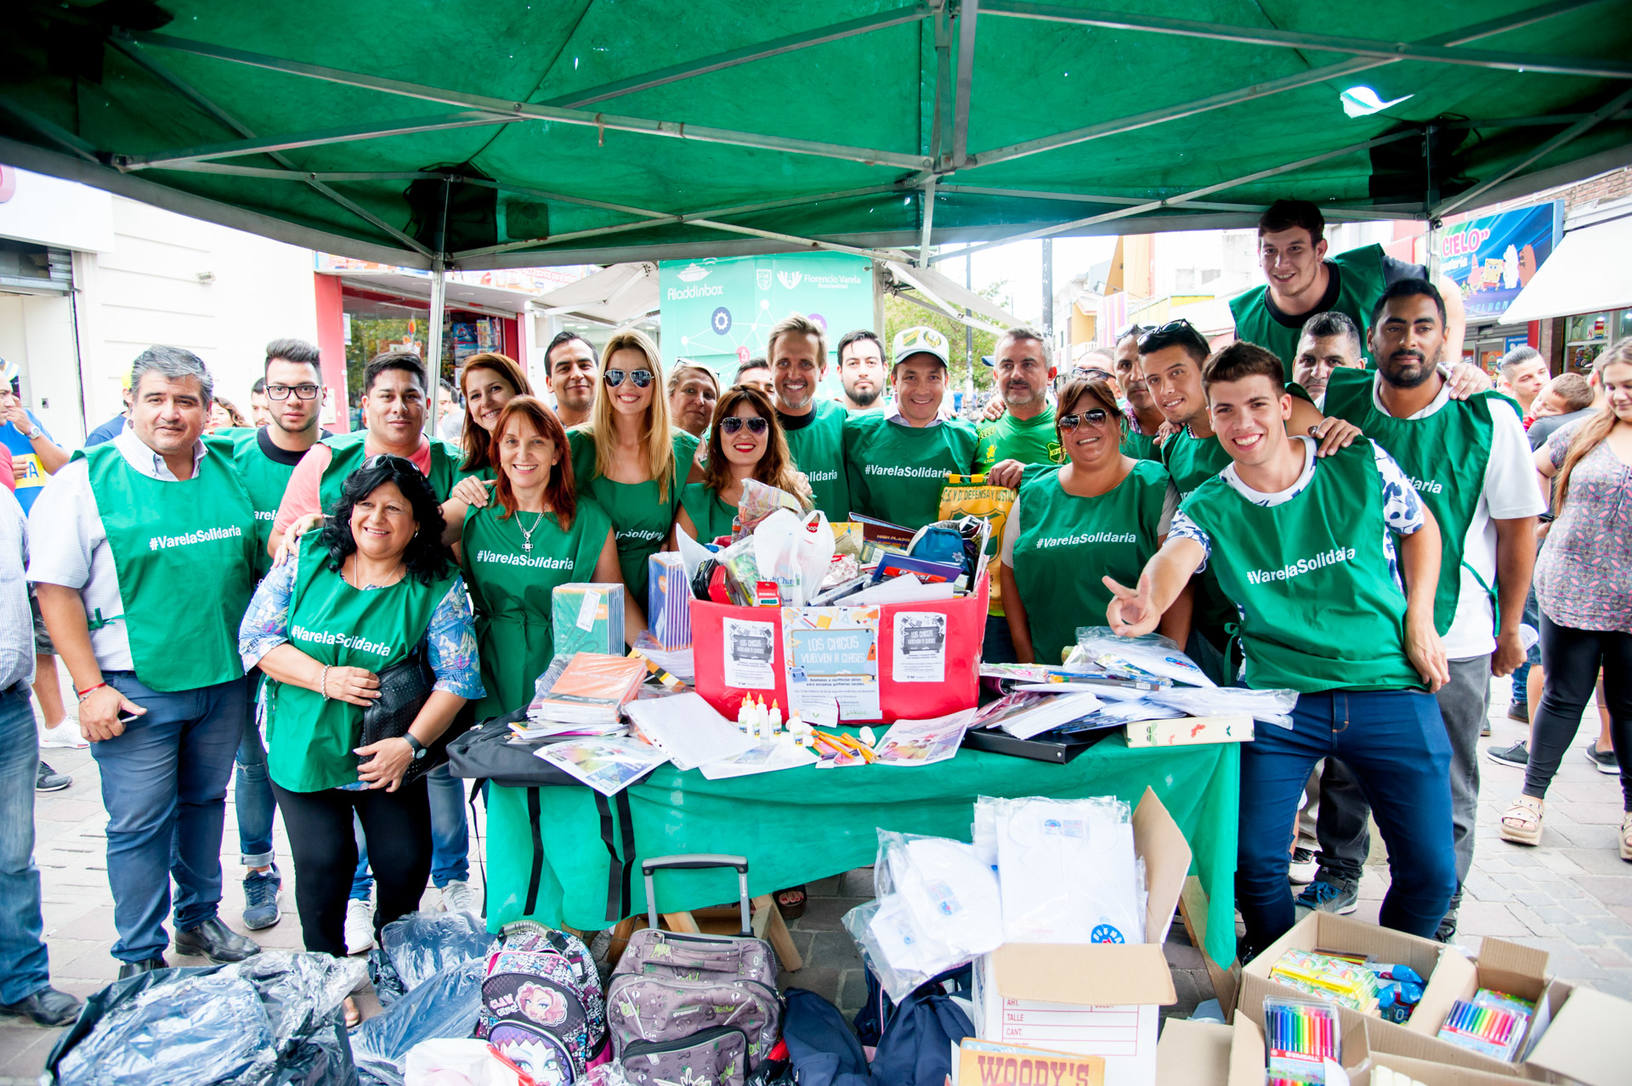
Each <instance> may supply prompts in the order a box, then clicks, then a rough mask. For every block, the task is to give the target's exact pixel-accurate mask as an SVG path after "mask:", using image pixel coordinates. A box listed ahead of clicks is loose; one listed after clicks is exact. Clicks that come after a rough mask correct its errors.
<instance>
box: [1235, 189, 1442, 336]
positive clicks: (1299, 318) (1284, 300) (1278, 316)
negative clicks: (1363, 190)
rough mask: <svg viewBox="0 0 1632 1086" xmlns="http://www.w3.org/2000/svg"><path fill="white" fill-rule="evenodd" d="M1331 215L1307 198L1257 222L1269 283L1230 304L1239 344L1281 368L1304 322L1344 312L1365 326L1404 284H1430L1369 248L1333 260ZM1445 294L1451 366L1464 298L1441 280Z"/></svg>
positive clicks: (1280, 204)
mask: <svg viewBox="0 0 1632 1086" xmlns="http://www.w3.org/2000/svg"><path fill="white" fill-rule="evenodd" d="M1326 244H1327V243H1326V216H1324V215H1322V214H1321V211H1320V208H1319V207H1317V206H1315V205H1314V204H1312V203H1310V202H1309V201H1308V200H1276V201H1275V202H1274V203H1273V204H1270V205H1269V209H1268V210H1266V211H1265V212H1264V213H1263V215H1262V216H1261V217H1260V218H1259V220H1258V259H1259V262H1260V263H1261V264H1262V266H1263V269H1264V285H1263V286H1261V287H1253V288H1252V289H1251V290H1249V291H1247V292H1246V293H1244V294H1239V295H1237V296H1236V297H1234V298H1231V299H1230V314H1231V315H1232V316H1233V317H1234V318H1235V338H1237V339H1241V340H1246V341H1247V342H1248V343H1257V344H1259V345H1260V346H1263V347H1267V348H1269V350H1270V351H1271V352H1273V353H1274V355H1275V357H1276V358H1279V359H1280V360H1281V361H1282V362H1285V361H1286V360H1287V359H1289V358H1291V357H1293V355H1294V353H1295V352H1296V351H1297V348H1298V337H1299V335H1300V334H1301V332H1302V329H1303V324H1304V322H1305V321H1307V320H1308V319H1309V318H1310V317H1312V316H1313V315H1315V314H1316V313H1324V312H1326V311H1327V310H1333V309H1335V310H1337V311H1338V312H1340V313H1343V314H1345V315H1347V316H1348V318H1349V319H1350V320H1352V321H1353V322H1354V323H1355V325H1356V326H1358V327H1364V326H1365V323H1366V318H1367V316H1368V315H1370V313H1371V307H1372V306H1373V305H1374V304H1375V303H1376V301H1377V298H1378V296H1379V295H1381V294H1382V293H1383V291H1384V289H1386V288H1387V287H1388V286H1390V285H1391V284H1393V283H1397V282H1399V281H1400V280H1401V279H1426V278H1427V277H1428V269H1427V268H1426V267H1424V266H1423V265H1421V264H1407V263H1406V262H1405V261H1403V260H1396V259H1395V258H1394V257H1391V256H1389V255H1388V254H1387V253H1385V252H1383V247H1382V246H1381V245H1363V246H1361V247H1360V248H1358V249H1350V250H1349V251H1348V252H1346V253H1339V254H1338V255H1336V256H1334V257H1332V258H1331V259H1329V260H1328V259H1327V258H1326ZM1440 289H1441V290H1443V291H1445V299H1446V310H1447V314H1446V332H1445V342H1446V345H1447V346H1448V347H1449V348H1450V350H1449V351H1448V352H1447V357H1449V358H1450V359H1451V361H1452V362H1457V361H1460V360H1461V358H1462V334H1463V332H1464V330H1465V326H1466V319H1465V317H1464V314H1463V309H1462V292H1461V291H1460V290H1458V289H1456V287H1455V284H1453V283H1452V282H1451V281H1450V280H1449V279H1444V278H1443V277H1442V278H1441V282H1440Z"/></svg>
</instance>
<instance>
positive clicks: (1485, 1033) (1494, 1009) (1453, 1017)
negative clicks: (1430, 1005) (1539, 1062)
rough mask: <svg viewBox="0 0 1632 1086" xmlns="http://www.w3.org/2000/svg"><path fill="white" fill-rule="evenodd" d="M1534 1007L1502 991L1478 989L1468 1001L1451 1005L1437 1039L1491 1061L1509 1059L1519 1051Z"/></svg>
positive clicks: (1462, 1000) (1460, 1000)
mask: <svg viewBox="0 0 1632 1086" xmlns="http://www.w3.org/2000/svg"><path fill="white" fill-rule="evenodd" d="M1534 1011H1535V1005H1534V1004H1533V1003H1531V1002H1530V1001H1529V1000H1527V999H1520V998H1518V997H1517V996H1510V995H1508V994H1507V993H1505V992H1497V991H1493V990H1492V989H1490V988H1481V989H1479V990H1478V991H1477V992H1475V993H1474V995H1473V998H1472V999H1459V1000H1457V1001H1456V1002H1455V1003H1453V1004H1451V1010H1450V1013H1449V1014H1447V1015H1446V1016H1445V1024H1444V1025H1442V1026H1440V1027H1439V1039H1440V1040H1442V1041H1449V1042H1451V1043H1452V1044H1454V1045H1458V1046H1460V1047H1462V1048H1466V1049H1468V1050H1469V1051H1470V1052H1478V1053H1479V1054H1480V1055H1484V1056H1489V1057H1491V1058H1492V1059H1498V1060H1509V1061H1511V1060H1512V1059H1513V1057H1514V1056H1515V1055H1516V1054H1517V1053H1518V1051H1519V1044H1520V1043H1521V1042H1522V1041H1523V1040H1524V1034H1525V1030H1527V1029H1528V1028H1529V1026H1530V1016H1531V1014H1532V1013H1534Z"/></svg>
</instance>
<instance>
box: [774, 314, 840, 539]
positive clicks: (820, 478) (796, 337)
mask: <svg viewBox="0 0 1632 1086" xmlns="http://www.w3.org/2000/svg"><path fill="white" fill-rule="evenodd" d="M765 356H766V358H767V359H769V361H770V364H771V381H772V384H773V386H774V388H775V390H776V417H777V418H778V419H779V420H780V421H781V423H782V433H783V436H785V437H786V438H787V440H788V452H789V453H790V454H791V455H792V456H793V462H794V466H795V467H797V468H798V469H799V470H800V471H802V472H804V473H805V479H806V480H807V481H808V482H809V483H810V493H811V497H812V498H813V499H814V500H815V502H816V508H818V509H820V510H821V511H822V512H823V513H826V514H827V519H828V520H829V521H830V522H833V523H837V522H839V521H842V520H844V519H846V517H847V516H848V515H849V513H850V483H849V480H848V479H847V478H846V476H845V470H844V420H845V418H846V417H848V415H849V412H847V411H845V409H844V408H843V407H840V406H839V405H838V404H837V403H835V402H833V401H832V400H818V399H817V398H816V389H817V388H818V386H820V385H821V382H822V378H823V377H824V376H826V374H827V337H826V335H824V334H823V332H822V328H821V325H819V324H817V323H816V322H815V321H813V320H811V319H810V318H809V317H805V316H801V315H800V314H798V313H794V314H792V315H790V316H787V317H784V318H783V319H782V320H780V321H777V322H776V326H775V327H774V328H772V329H771V339H770V342H769V343H768V344H767V345H766V350H765Z"/></svg>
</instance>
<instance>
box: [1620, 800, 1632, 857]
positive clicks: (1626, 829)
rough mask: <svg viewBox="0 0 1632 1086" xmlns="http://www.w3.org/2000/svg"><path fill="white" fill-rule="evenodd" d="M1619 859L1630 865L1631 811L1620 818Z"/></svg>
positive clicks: (1631, 852) (1631, 840) (1631, 845)
mask: <svg viewBox="0 0 1632 1086" xmlns="http://www.w3.org/2000/svg"><path fill="white" fill-rule="evenodd" d="M1621 859H1623V860H1625V861H1626V862H1627V863H1632V811H1628V812H1627V813H1626V814H1624V815H1622V816H1621Z"/></svg>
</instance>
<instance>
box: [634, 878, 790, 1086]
mask: <svg viewBox="0 0 1632 1086" xmlns="http://www.w3.org/2000/svg"><path fill="white" fill-rule="evenodd" d="M722 860H726V858H723V857H720V858H716V857H701V856H697V857H681V856H676V857H666V858H664V859H661V860H648V861H645V862H644V863H643V864H642V867H643V868H644V870H645V874H646V900H647V901H648V902H653V901H655V900H656V898H655V897H654V895H653V892H652V871H653V870H656V869H657V868H659V867H708V866H715V864H716V863H718V862H720V861H722ZM727 862H728V863H729V865H730V866H738V865H740V866H739V867H738V870H739V873H740V875H741V883H742V891H743V897H742V930H743V934H742V935H741V936H720V935H684V934H678V933H675V932H670V931H660V930H658V928H657V918H656V915H655V909H654V910H653V915H652V916H651V917H650V920H651V923H652V926H651V927H650V928H646V929H644V930H642V931H637V932H635V933H634V934H633V935H631V936H630V937H629V946H628V949H626V950H625V951H624V952H623V957H622V958H620V959H619V960H618V965H617V968H616V969H614V970H613V971H612V979H611V980H610V981H609V982H608V983H607V989H606V1007H607V1027H608V1029H609V1031H610V1032H611V1036H612V1048H613V1052H614V1054H615V1055H616V1056H617V1058H618V1061H619V1063H620V1064H621V1065H622V1067H623V1073H624V1075H625V1076H627V1077H628V1079H629V1081H630V1082H631V1083H635V1084H636V1086H642V1084H647V1083H650V1084H653V1086H657V1084H659V1083H676V1082H688V1083H690V1082H697V1083H703V1082H706V1083H710V1084H711V1086H716V1084H717V1086H743V1082H744V1080H745V1079H746V1078H747V1077H748V1074H749V1072H751V1071H753V1070H754V1069H755V1068H756V1067H758V1066H759V1064H760V1062H761V1061H763V1060H764V1059H765V1057H766V1056H767V1055H768V1054H769V1053H770V1051H771V1049H772V1048H773V1047H774V1046H775V1045H776V1042H777V1039H778V1038H779V1037H780V1036H781V1031H782V1000H781V997H780V996H779V995H778V994H777V990H776V956H775V954H774V953H773V952H772V950H771V947H770V944H769V943H767V942H765V941H764V940H763V939H756V938H754V937H753V936H752V934H751V929H750V928H749V925H748V898H747V874H746V871H747V866H748V864H747V861H746V860H744V859H742V858H740V857H730V858H729V860H728V861H727Z"/></svg>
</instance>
